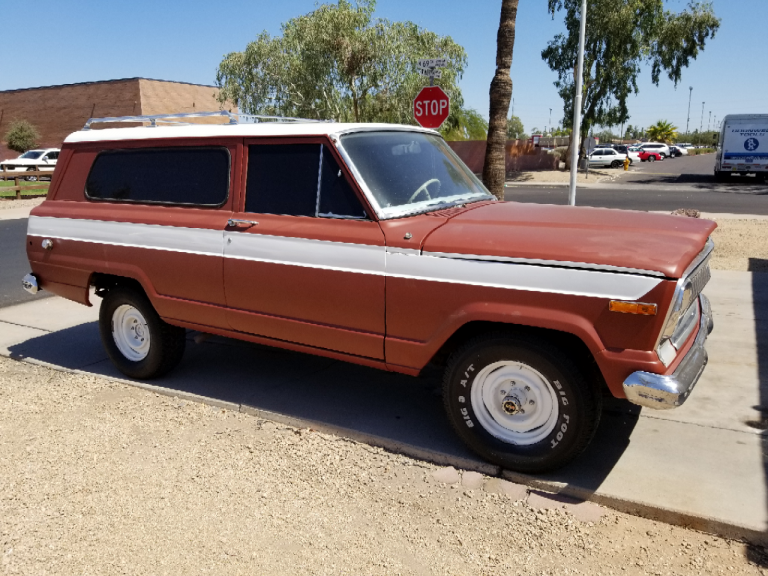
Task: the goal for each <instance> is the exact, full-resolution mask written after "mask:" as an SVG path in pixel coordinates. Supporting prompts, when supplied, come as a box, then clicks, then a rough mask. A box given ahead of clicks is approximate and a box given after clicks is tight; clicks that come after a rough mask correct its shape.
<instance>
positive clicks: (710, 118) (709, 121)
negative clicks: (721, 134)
mask: <svg viewBox="0 0 768 576" xmlns="http://www.w3.org/2000/svg"><path fill="white" fill-rule="evenodd" d="M711 126H712V110H710V111H709V120H708V121H707V132H709V129H710V127H711Z"/></svg>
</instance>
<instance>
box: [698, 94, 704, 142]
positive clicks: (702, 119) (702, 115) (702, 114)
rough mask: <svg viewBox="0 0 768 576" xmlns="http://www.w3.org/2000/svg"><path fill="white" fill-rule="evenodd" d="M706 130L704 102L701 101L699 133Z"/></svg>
mask: <svg viewBox="0 0 768 576" xmlns="http://www.w3.org/2000/svg"><path fill="white" fill-rule="evenodd" d="M702 130H704V102H702V103H701V124H699V135H701V131H702Z"/></svg>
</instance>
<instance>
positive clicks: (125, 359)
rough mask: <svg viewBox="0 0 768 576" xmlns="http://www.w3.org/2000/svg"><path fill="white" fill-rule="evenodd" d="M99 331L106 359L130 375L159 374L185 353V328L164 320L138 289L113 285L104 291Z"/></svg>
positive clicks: (133, 376)
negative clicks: (110, 288) (113, 286)
mask: <svg viewBox="0 0 768 576" xmlns="http://www.w3.org/2000/svg"><path fill="white" fill-rule="evenodd" d="M99 332H100V334H101V342H102V344H103V345H104V348H105V349H106V351H107V355H108V356H109V359H110V360H111V361H112V363H113V364H114V365H115V367H116V368H117V369H118V370H120V372H122V373H123V374H125V375H126V376H129V377H131V378H138V379H150V378H157V377H159V376H162V375H164V374H166V373H167V372H169V371H170V370H171V369H172V368H174V367H175V366H176V365H177V364H178V363H179V362H180V361H181V357H182V356H183V355H184V347H185V344H186V331H185V330H184V329H183V328H179V327H177V326H171V325H170V324H167V323H166V322H164V321H163V320H162V319H161V318H160V316H158V314H157V312H155V309H154V308H153V307H152V304H151V303H150V301H149V299H148V298H147V297H146V295H144V294H143V293H141V292H139V291H137V290H132V289H129V288H114V289H112V290H110V291H109V292H107V293H106V294H105V295H104V299H103V300H102V301H101V308H100V309H99Z"/></svg>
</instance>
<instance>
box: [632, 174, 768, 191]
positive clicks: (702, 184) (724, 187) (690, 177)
mask: <svg viewBox="0 0 768 576" xmlns="http://www.w3.org/2000/svg"><path fill="white" fill-rule="evenodd" d="M622 183H624V184H650V185H656V186H664V185H676V184H686V185H688V186H693V187H695V188H700V189H702V190H709V191H712V192H723V193H732V194H733V193H735V194H755V195H758V196H759V195H763V194H768V184H766V182H765V181H764V180H761V179H758V178H755V177H754V176H733V175H732V176H731V177H730V179H729V180H728V181H727V182H716V181H715V179H714V177H713V175H712V174H653V173H652V172H650V173H647V174H643V175H642V176H641V175H640V174H637V173H635V174H630V175H629V176H627V177H626V178H624V179H623V180H622Z"/></svg>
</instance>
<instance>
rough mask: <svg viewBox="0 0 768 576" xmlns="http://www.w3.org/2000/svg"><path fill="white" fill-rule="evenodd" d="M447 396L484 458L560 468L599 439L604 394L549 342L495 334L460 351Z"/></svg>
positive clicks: (464, 433)
mask: <svg viewBox="0 0 768 576" xmlns="http://www.w3.org/2000/svg"><path fill="white" fill-rule="evenodd" d="M443 398H444V402H445V408H446V411H447V413H448V418H449V420H450V421H451V424H452V425H453V427H454V429H455V430H456V432H457V433H458V434H459V436H460V437H461V439H462V440H463V441H464V442H465V443H466V444H467V446H469V448H471V449H472V450H473V451H474V452H476V453H477V454H479V455H480V456H482V457H483V458H485V459H487V460H489V461H491V462H493V463H495V464H498V465H500V466H503V467H504V468H507V469H509V470H515V471H518V472H525V473H538V472H545V471H548V470H553V469H555V468H559V467H561V466H563V465H564V464H566V463H567V462H569V461H570V460H572V459H573V458H575V457H576V456H577V455H579V454H580V453H581V452H582V451H583V450H584V449H585V448H586V447H587V445H588V444H589V442H590V441H591V440H592V437H593V436H594V434H595V431H596V429H597V425H598V422H599V420H600V410H601V396H600V394H599V393H598V392H597V390H595V388H594V387H593V386H592V385H590V384H589V383H588V382H587V381H586V380H585V379H584V377H583V375H582V374H581V372H580V371H579V370H578V368H576V366H575V365H574V364H573V362H571V360H570V359H568V358H567V357H566V356H565V355H563V353H562V351H560V350H558V349H557V348H555V347H553V346H551V345H550V344H549V343H547V342H546V341H543V340H538V339H535V338H525V339H523V338H520V337H515V336H510V335H506V334H492V335H487V336H482V337H479V338H476V339H474V340H471V341H470V342H468V343H467V344H466V345H464V346H463V347H461V348H460V349H459V350H458V351H456V352H455V353H454V354H453V355H452V357H451V359H450V361H449V363H448V367H447V369H446V373H445V378H444V381H443Z"/></svg>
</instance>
